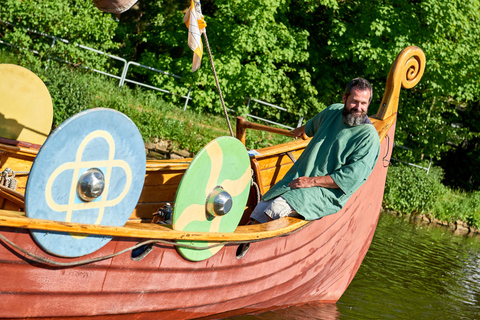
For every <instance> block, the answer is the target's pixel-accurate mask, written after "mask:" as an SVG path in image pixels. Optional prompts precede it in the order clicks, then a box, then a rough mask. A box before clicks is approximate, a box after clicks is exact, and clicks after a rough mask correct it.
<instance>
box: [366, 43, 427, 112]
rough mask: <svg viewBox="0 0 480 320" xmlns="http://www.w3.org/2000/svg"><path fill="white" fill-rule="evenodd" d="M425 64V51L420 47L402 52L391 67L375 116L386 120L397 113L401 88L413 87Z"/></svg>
mask: <svg viewBox="0 0 480 320" xmlns="http://www.w3.org/2000/svg"><path fill="white" fill-rule="evenodd" d="M425 64H426V59H425V53H423V51H422V49H420V48H419V47H416V46H411V47H407V48H405V49H403V50H402V52H400V54H399V55H398V56H397V59H395V62H394V63H393V65H392V67H391V68H390V72H389V73H388V78H387V83H386V85H385V93H384V94H383V99H382V102H381V103H380V108H379V109H378V112H377V114H376V115H375V116H374V117H373V118H375V119H378V120H385V119H387V118H388V117H390V116H391V115H393V114H395V113H397V110H398V100H399V98H400V89H401V88H402V87H403V88H405V89H411V88H413V87H414V86H415V85H416V84H417V83H418V82H419V81H420V79H421V78H422V76H423V72H424V71H425Z"/></svg>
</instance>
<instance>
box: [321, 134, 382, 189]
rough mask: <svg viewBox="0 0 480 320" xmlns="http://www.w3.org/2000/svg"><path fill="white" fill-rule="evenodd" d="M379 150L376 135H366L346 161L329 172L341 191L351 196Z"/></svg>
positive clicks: (366, 174) (373, 163) (366, 176)
mask: <svg viewBox="0 0 480 320" xmlns="http://www.w3.org/2000/svg"><path fill="white" fill-rule="evenodd" d="M379 151H380V140H379V139H378V135H377V134H376V132H375V134H370V135H367V136H366V137H365V138H364V140H363V141H362V143H361V144H360V145H358V146H357V147H356V149H355V150H354V151H353V152H352V154H351V155H350V156H349V157H348V159H347V163H346V164H345V165H343V166H342V167H340V168H338V169H337V170H335V171H334V172H333V173H331V174H330V177H331V178H332V179H333V181H335V183H336V184H337V185H338V186H339V187H340V189H341V190H342V191H343V193H344V194H345V195H347V196H351V195H352V194H353V193H354V192H355V191H356V190H357V189H358V188H359V187H360V186H361V185H362V184H363V183H364V182H365V181H367V178H368V176H369V175H370V173H371V172H372V170H373V167H374V166H375V164H376V162H377V159H378V154H379Z"/></svg>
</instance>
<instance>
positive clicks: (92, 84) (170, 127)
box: [0, 51, 291, 154]
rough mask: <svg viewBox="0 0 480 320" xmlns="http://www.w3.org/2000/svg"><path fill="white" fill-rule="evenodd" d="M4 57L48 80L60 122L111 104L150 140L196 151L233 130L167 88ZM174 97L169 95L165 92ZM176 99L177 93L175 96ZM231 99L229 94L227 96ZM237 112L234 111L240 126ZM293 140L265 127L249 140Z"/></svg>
mask: <svg viewBox="0 0 480 320" xmlns="http://www.w3.org/2000/svg"><path fill="white" fill-rule="evenodd" d="M0 63H13V64H18V65H22V66H24V67H26V68H28V69H31V70H32V71H33V72H34V73H35V74H37V75H38V76H39V77H40V78H41V79H42V80H43V81H44V82H45V84H46V86H47V88H48V90H49V92H50V95H51V96H52V101H53V106H54V127H56V126H58V125H59V124H61V123H62V122H63V121H65V120H67V119H68V118H69V117H71V116H73V115H75V114H77V113H78V112H81V111H83V110H86V109H90V108H98V107H103V108H111V109H115V110H118V111H120V112H122V113H124V114H125V115H127V116H128V117H129V118H130V119H132V121H133V122H134V123H135V124H136V125H137V127H138V129H139V131H140V133H141V134H142V137H143V139H144V141H145V142H149V141H153V140H155V139H156V138H158V139H163V140H171V141H172V142H173V147H174V149H182V150H187V151H189V152H191V153H193V154H195V153H196V152H198V151H199V150H200V149H201V148H203V147H204V146H205V145H206V144H207V143H208V142H210V141H211V140H213V139H215V138H217V137H219V136H228V135H230V131H229V129H228V125H227V122H226V120H225V117H224V116H223V115H212V114H204V113H203V114H202V113H195V112H192V111H190V110H188V109H187V110H186V111H183V108H184V100H183V99H182V101H178V102H173V101H168V100H165V99H164V97H163V96H162V94H160V93H157V92H155V91H153V90H143V89H140V88H138V87H136V88H129V87H128V86H123V87H122V88H121V89H120V88H119V87H118V80H115V79H111V78H107V77H105V76H102V75H99V74H96V73H92V72H88V71H85V70H83V69H81V68H69V67H66V66H65V65H57V64H56V63H52V62H51V63H50V64H49V67H48V68H47V69H46V70H44V69H32V67H31V66H30V65H25V63H23V62H21V61H19V60H17V59H16V58H15V57H14V56H12V55H11V54H8V53H5V52H1V51H0ZM165 98H167V99H169V98H170V97H169V96H165ZM170 100H172V99H170ZM226 100H227V102H228V97H226ZM236 116H237V115H236V114H229V117H230V122H231V124H232V126H233V131H234V132H235V122H236ZM288 140H291V138H288V137H284V136H280V135H272V134H268V133H265V132H255V131H249V132H248V134H247V146H248V147H249V148H261V147H265V146H269V145H272V144H277V143H281V142H285V141H288Z"/></svg>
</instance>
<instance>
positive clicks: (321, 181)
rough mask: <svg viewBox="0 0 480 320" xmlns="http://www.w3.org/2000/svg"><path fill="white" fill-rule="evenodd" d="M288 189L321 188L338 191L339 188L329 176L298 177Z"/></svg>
mask: <svg viewBox="0 0 480 320" xmlns="http://www.w3.org/2000/svg"><path fill="white" fill-rule="evenodd" d="M288 186H289V187H290V188H293V189H298V188H311V187H323V188H330V189H338V188H339V186H338V185H337V184H336V183H335V181H333V179H332V177H330V176H321V177H299V178H297V179H295V180H293V181H292V182H290V183H289V184H288Z"/></svg>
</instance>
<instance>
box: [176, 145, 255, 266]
mask: <svg viewBox="0 0 480 320" xmlns="http://www.w3.org/2000/svg"><path fill="white" fill-rule="evenodd" d="M251 175H252V173H251V169H250V158H249V156H248V154H247V150H246V149H245V146H244V145H243V144H242V143H241V142H240V141H239V140H237V139H235V138H231V137H220V138H217V139H215V140H213V141H211V142H210V143H209V144H207V145H206V146H205V148H203V149H202V150H201V151H200V152H199V153H198V154H197V155H196V156H195V158H194V159H193V161H192V163H191V164H190V166H189V167H188V169H187V171H186V172H185V174H184V176H183V177H182V180H181V182H180V185H179V187H178V190H177V194H176V196H175V205H174V209H173V216H172V228H173V229H174V230H183V231H200V232H233V231H235V229H236V227H237V226H238V223H239V222H240V219H241V218H242V215H243V212H244V210H245V205H246V203H247V199H248V194H249V191H250V179H251ZM219 191H220V193H222V194H227V197H228V199H229V201H228V202H227V204H228V205H226V206H225V207H228V209H226V211H228V212H227V213H224V214H218V215H215V214H213V215H212V214H210V213H209V211H210V210H209V209H208V208H209V206H210V204H211V202H212V201H211V199H212V197H214V195H218V194H219ZM178 242H179V243H183V244H188V245H193V246H196V247H200V248H201V247H206V246H209V245H212V244H213V243H208V242H203V243H200V242H192V241H178ZM221 248H222V247H220V246H219V247H215V248H212V249H205V250H195V249H189V248H182V247H177V249H178V251H179V253H180V254H181V255H182V256H183V257H184V258H185V259H188V260H191V261H201V260H205V259H208V258H210V257H211V256H213V255H214V254H215V253H217V252H218V251H219V250H220V249H221Z"/></svg>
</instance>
